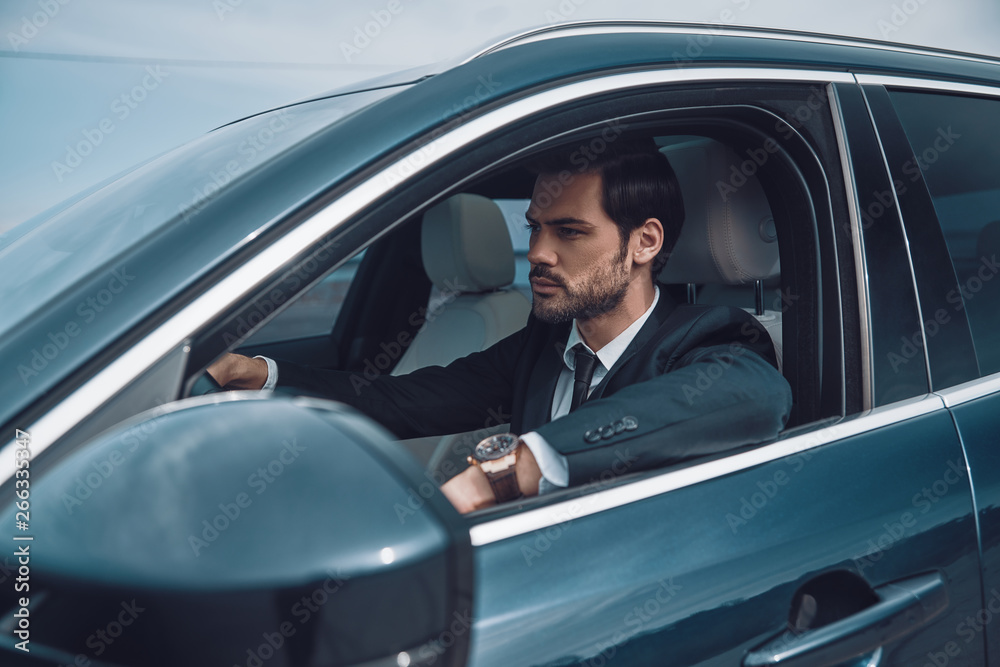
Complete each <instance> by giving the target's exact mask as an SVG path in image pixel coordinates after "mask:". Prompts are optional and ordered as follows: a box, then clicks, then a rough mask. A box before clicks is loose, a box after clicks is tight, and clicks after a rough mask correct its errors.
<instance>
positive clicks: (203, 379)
mask: <svg viewBox="0 0 1000 667" xmlns="http://www.w3.org/2000/svg"><path fill="white" fill-rule="evenodd" d="M220 391H225V389H223V388H222V385H220V384H219V383H218V382H216V381H215V378H214V377H212V376H211V375H209V373H208V371H205V372H204V373H202V374H201V375H199V376H198V379H197V380H195V381H194V384H193V385H191V393H190V394H189V396H204V395H205V394H217V393H218V392H220Z"/></svg>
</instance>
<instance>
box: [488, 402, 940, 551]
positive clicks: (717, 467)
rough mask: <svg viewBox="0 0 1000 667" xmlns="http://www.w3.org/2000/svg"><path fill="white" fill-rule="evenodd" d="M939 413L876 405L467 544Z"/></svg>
mask: <svg viewBox="0 0 1000 667" xmlns="http://www.w3.org/2000/svg"><path fill="white" fill-rule="evenodd" d="M944 409H945V405H944V401H943V400H942V399H941V397H940V396H937V395H935V394H927V395H925V396H920V397H917V398H912V399H908V400H906V401H900V402H898V403H893V404H891V405H887V406H883V407H879V408H876V409H874V410H871V411H869V412H867V413H859V414H858V415H855V416H852V417H848V418H847V419H845V420H843V421H841V422H839V423H837V424H833V425H831V426H826V427H822V428H819V429H818V430H816V431H813V432H811V433H803V434H801V435H796V436H792V437H789V438H786V439H784V440H779V441H777V442H774V443H772V444H770V445H764V446H762V447H758V448H757V449H752V450H750V451H748V452H743V453H741V454H733V455H732V456H727V457H725V458H721V459H716V460H714V461H709V462H707V463H702V464H700V465H694V466H691V467H688V468H684V469H682V470H675V471H667V472H664V473H660V474H658V475H655V476H653V477H647V478H646V479H640V480H637V481H634V482H630V483H628V484H622V485H621V486H616V487H613V488H609V489H605V490H603V491H597V492H595V493H593V494H590V495H586V496H582V497H579V498H574V499H572V500H565V501H562V502H559V503H554V504H552V505H547V506H545V507H539V508H537V509H532V510H526V511H524V512H521V513H519V514H514V515H511V516H505V517H503V518H500V519H495V520H493V521H488V522H485V523H480V524H477V525H475V526H472V528H471V529H470V530H469V533H470V536H471V538H472V546H473V547H482V546H485V545H487V544H492V543H494V542H500V541H502V540H506V539H510V538H512V537H517V536H518V535H524V534H527V533H531V532H534V531H537V530H544V529H545V528H549V527H551V526H556V525H559V524H562V523H565V522H566V521H567V517H570V518H572V519H578V518H580V517H583V516H588V515H591V514H597V513H598V512H605V511H607V510H611V509H615V508H617V507H622V506H624V505H629V504H631V503H635V502H639V501H642V500H646V499H648V498H653V497H655V496H660V495H663V494H665V493H669V492H671V491H676V490H677V489H683V488H685V487H688V486H692V485H694V484H701V483H702V482H706V481H709V480H712V479H715V478H717V477H723V476H725V475H732V474H734V473H737V472H741V471H743V470H748V469H750V468H753V467H756V466H760V465H763V464H765V463H770V462H772V461H776V460H778V459H782V458H785V457H788V456H794V455H796V454H800V453H802V452H805V451H808V450H810V449H815V448H816V447H821V446H823V445H827V444H830V443H832V442H835V441H838V440H842V439H844V438H849V437H853V436H856V435H860V434H862V433H866V432H869V431H874V430H876V429H879V428H883V427H885V426H891V425H893V424H898V423H900V422H903V421H906V420H908V419H913V418H915V417H920V416H922V415H926V414H930V413H931V412H935V411H938V410H944Z"/></svg>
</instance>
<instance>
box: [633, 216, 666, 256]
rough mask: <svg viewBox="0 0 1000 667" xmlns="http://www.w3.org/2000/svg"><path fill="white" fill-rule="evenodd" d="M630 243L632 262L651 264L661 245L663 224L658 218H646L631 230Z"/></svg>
mask: <svg viewBox="0 0 1000 667" xmlns="http://www.w3.org/2000/svg"><path fill="white" fill-rule="evenodd" d="M632 243H633V248H634V249H633V251H632V263H633V264H636V265H639V266H643V265H645V264H652V262H653V260H654V259H656V256H657V255H658V254H659V252H660V248H662V247H663V225H662V224H660V221H659V219H657V218H646V222H644V223H642V225H640V226H639V227H637V228H636V229H634V230H633V231H632Z"/></svg>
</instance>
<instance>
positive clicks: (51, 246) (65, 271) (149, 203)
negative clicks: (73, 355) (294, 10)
mask: <svg viewBox="0 0 1000 667" xmlns="http://www.w3.org/2000/svg"><path fill="white" fill-rule="evenodd" d="M386 94H388V93H387V92H386V91H384V90H383V91H367V92H362V93H357V94H354V95H346V96H342V97H337V98H333V99H328V100H320V101H317V102H311V103H309V104H304V105H296V106H293V107H289V108H285V109H279V110H276V111H271V112H268V113H264V114H259V115H257V116H253V117H251V118H247V119H245V120H242V121H239V122H236V123H232V124H230V125H227V126H225V127H221V128H219V129H217V130H214V131H212V132H209V133H207V134H205V135H204V136H202V137H200V138H199V139H196V140H195V141H192V142H190V143H188V144H185V145H184V146H182V147H180V148H178V149H176V150H173V151H170V152H168V153H166V154H164V155H162V156H160V157H158V158H156V159H154V160H152V161H150V162H148V163H146V164H143V165H141V166H139V167H137V168H136V169H135V170H133V171H132V172H131V173H129V174H127V175H125V176H123V177H122V178H121V179H119V180H117V181H115V182H114V183H112V184H110V185H108V186H107V187H105V188H102V189H100V190H98V191H97V192H95V193H93V194H92V195H90V196H88V197H85V198H84V199H82V200H81V201H78V202H76V203H75V204H73V205H72V206H70V207H68V208H66V209H65V210H62V211H59V212H58V213H56V214H55V215H48V214H42V215H40V216H37V217H36V218H33V219H31V220H28V221H27V222H25V223H23V224H21V225H19V226H18V227H15V228H14V229H12V230H11V231H10V232H8V233H7V234H5V235H4V236H3V237H2V238H0V264H2V265H3V266H4V269H5V271H4V273H3V275H2V276H0V301H3V303H4V306H5V308H4V319H3V320H2V321H0V334H2V333H3V332H5V331H7V330H9V329H11V328H13V327H14V326H16V325H17V324H18V323H19V322H21V321H22V320H24V319H25V318H27V317H28V316H29V315H30V314H31V313H33V312H35V311H36V310H37V309H39V308H43V307H44V306H45V305H46V304H47V303H48V302H49V301H50V300H51V299H52V298H53V297H55V296H56V295H58V294H59V293H60V292H62V291H63V290H65V289H67V288H68V287H70V286H72V285H74V284H76V283H77V282H79V281H81V280H83V279H85V278H86V277H87V276H89V275H91V274H94V273H96V272H99V271H101V270H107V266H108V264H109V263H111V262H113V261H114V260H115V258H116V257H120V256H122V255H123V254H124V253H126V252H127V251H128V250H129V248H131V247H133V246H135V245H137V244H139V243H141V242H143V241H144V240H146V239H148V238H150V237H152V236H153V235H154V234H157V233H160V232H162V231H163V230H164V229H165V228H167V227H169V226H171V225H187V224H199V225H205V224H208V222H206V221H205V220H203V219H198V218H197V216H198V213H199V212H200V211H202V210H204V209H206V207H207V206H208V205H209V204H211V203H212V201H213V200H214V198H215V196H216V194H217V193H218V192H220V190H221V189H222V188H224V187H226V186H227V185H228V184H230V183H233V182H236V181H238V180H240V179H242V178H245V177H246V176H247V175H248V174H250V173H252V172H253V171H254V170H255V169H257V168H259V167H260V166H261V165H263V164H266V163H267V162H268V160H271V159H274V157H275V156H277V155H279V154H281V153H282V152H284V151H286V150H288V149H289V148H291V147H292V146H294V145H296V144H298V143H299V142H301V141H303V140H304V139H306V138H308V137H310V136H313V135H315V134H316V133H317V132H319V131H320V130H322V129H324V128H326V127H328V126H330V125H331V124H333V123H335V122H337V121H338V120H339V119H342V118H344V117H345V116H347V115H348V114H350V113H352V112H354V111H357V110H358V109H360V108H362V107H364V106H367V105H369V104H372V103H373V102H375V101H377V100H378V99H381V98H382V97H384V96H385V95H386ZM196 220H197V222H195V221H196Z"/></svg>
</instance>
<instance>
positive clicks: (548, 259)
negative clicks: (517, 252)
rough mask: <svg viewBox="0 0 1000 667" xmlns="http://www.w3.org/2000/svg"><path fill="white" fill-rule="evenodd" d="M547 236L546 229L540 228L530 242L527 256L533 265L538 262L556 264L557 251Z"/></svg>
mask: <svg viewBox="0 0 1000 667" xmlns="http://www.w3.org/2000/svg"><path fill="white" fill-rule="evenodd" d="M545 236H546V234H545V230H539V231H538V232H536V233H535V234H534V235H533V236H532V237H531V240H530V241H529V242H528V254H527V255H526V257H527V259H528V261H529V262H530V263H531V265H532V266H535V265H536V264H547V265H549V266H554V265H555V263H556V253H555V251H554V250H553V248H552V245H551V244H550V243H549V242H548V240H547V239H546V238H545Z"/></svg>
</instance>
